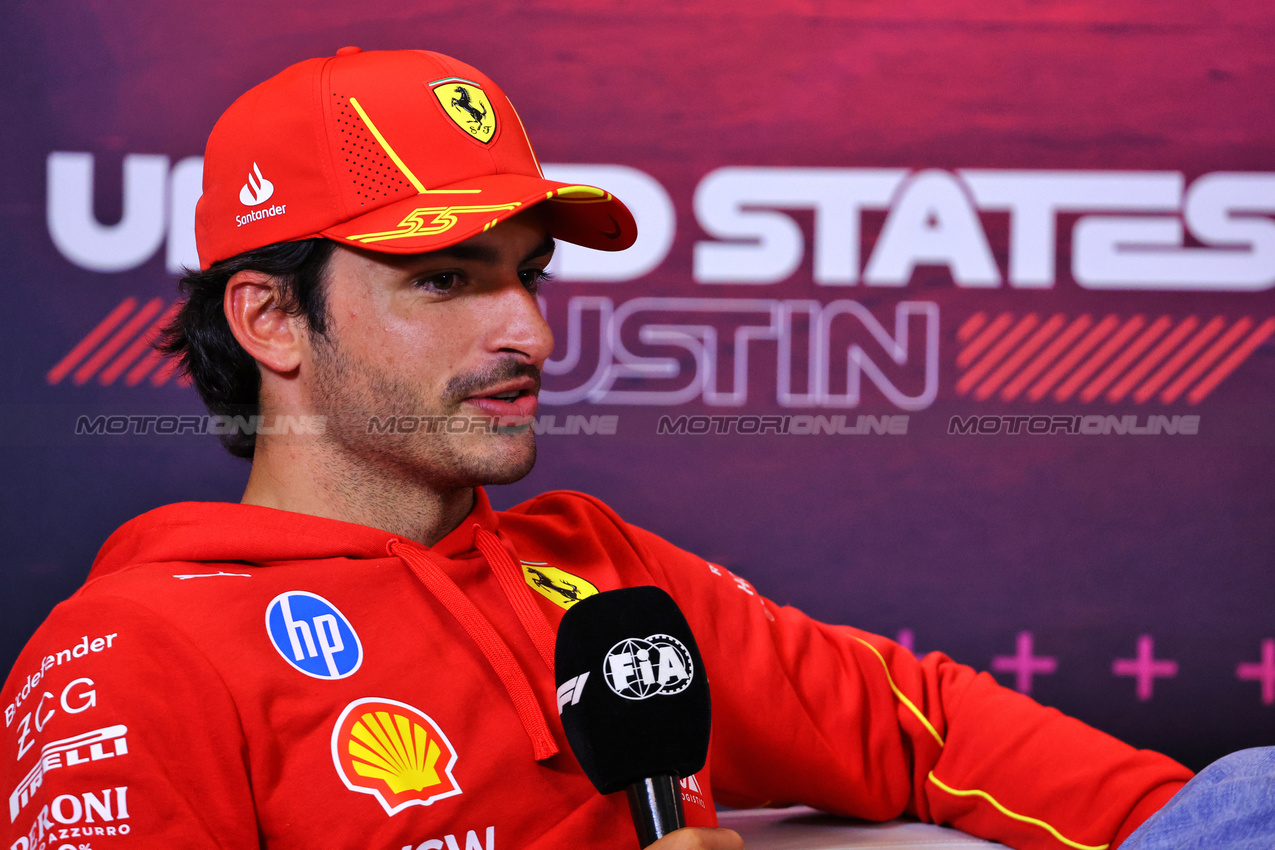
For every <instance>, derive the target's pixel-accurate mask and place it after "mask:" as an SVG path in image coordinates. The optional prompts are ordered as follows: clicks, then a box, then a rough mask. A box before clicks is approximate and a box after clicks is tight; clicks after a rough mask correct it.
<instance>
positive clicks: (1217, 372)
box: [1186, 319, 1275, 404]
mask: <svg viewBox="0 0 1275 850" xmlns="http://www.w3.org/2000/svg"><path fill="white" fill-rule="evenodd" d="M1271 334H1275V319H1267V320H1266V321H1264V322H1262V324H1261V325H1259V326H1258V328H1257V330H1255V331H1253V334H1252V336H1250V337H1249V338H1248V339H1246V340H1244V341H1243V342H1242V343H1240V345H1239V347H1238V348H1236V349H1235V350H1234V351H1232V352H1231V353H1230V354H1228V355H1226V359H1225V360H1223V361H1222V362H1221V363H1219V364H1217V367H1216V368H1214V369H1213V371H1212V372H1209V373H1208V374H1207V375H1205V376H1204V380H1202V381H1200V382H1199V383H1198V384H1196V385H1195V389H1193V390H1191V392H1189V393H1187V396H1186V400H1187V401H1188V402H1190V403H1191V404H1199V403H1200V402H1201V401H1203V400H1204V398H1205V397H1206V396H1207V395H1208V394H1209V393H1211V392H1213V388H1214V387H1216V386H1217V385H1218V384H1220V383H1222V380H1223V379H1224V378H1226V376H1227V375H1229V374H1231V373H1232V372H1234V371H1235V369H1236V368H1237V367H1238V366H1239V365H1240V364H1241V363H1243V362H1244V361H1245V360H1247V359H1248V356H1249V355H1250V354H1252V353H1253V352H1254V351H1255V350H1256V349H1257V347H1258V346H1259V345H1261V344H1262V343H1264V342H1266V340H1268V339H1269V338H1270V336H1271Z"/></svg>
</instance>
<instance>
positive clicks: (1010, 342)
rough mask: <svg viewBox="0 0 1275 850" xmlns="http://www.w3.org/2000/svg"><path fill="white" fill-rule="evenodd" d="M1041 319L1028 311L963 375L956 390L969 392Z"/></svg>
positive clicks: (961, 392)
mask: <svg viewBox="0 0 1275 850" xmlns="http://www.w3.org/2000/svg"><path fill="white" fill-rule="evenodd" d="M1039 321H1040V319H1038V318H1037V317H1036V314H1035V313H1028V314H1027V315H1026V316H1024V317H1023V318H1021V319H1019V320H1018V324H1016V325H1014V329H1013V330H1011V331H1010V332H1009V333H1007V334H1005V336H1003V337H1001V339H1000V341H999V342H997V343H996V345H994V346H992V349H991V350H990V351H988V352H987V355H986V356H985V357H984V358H983V359H982V360H980V361H978V363H976V364H975V365H974V366H973V368H971V369H970V370H969V371H968V372H966V373H965V374H964V375H962V376H961V380H959V381H957V383H956V391H957V392H958V393H960V394H961V395H965V394H966V393H967V392H969V389H970V387H972V386H974V385H975V384H976V383H978V382H979V380H980V379H981V378H982V377H983V375H985V374H986V373H987V371H988V370H989V369H991V368H992V367H993V366H995V365H996V364H997V363H999V362H1000V361H1001V358H1003V357H1004V356H1005V355H1006V354H1007V353H1009V350H1010V349H1011V348H1013V347H1014V346H1015V345H1017V344H1018V342H1019V340H1021V339H1022V338H1023V337H1025V336H1027V334H1029V333H1031V331H1032V329H1033V328H1035V327H1036V325H1037V323H1038V322H1039Z"/></svg>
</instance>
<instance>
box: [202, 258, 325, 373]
mask: <svg viewBox="0 0 1275 850" xmlns="http://www.w3.org/2000/svg"><path fill="white" fill-rule="evenodd" d="M278 285H279V284H278V280H277V279H276V278H274V277H272V276H270V275H268V274H265V273H264V272H257V271H242V272H236V273H235V274H234V276H232V277H231V278H230V280H229V281H227V282H226V296H225V299H224V301H223V303H222V309H224V310H225V311H226V321H227V322H229V324H230V332H231V333H232V334H234V335H235V339H236V340H238V341H239V344H240V345H242V346H243V349H244V351H246V352H248V354H249V355H250V356H251V357H252V358H253V359H254V360H256V361H257V362H258V363H260V364H261V365H262V366H263V367H265V368H267V369H270V370H271V371H273V372H277V373H279V374H288V373H291V372H295V371H296V369H297V367H298V366H300V365H301V360H302V356H303V355H302V352H303V350H304V348H305V346H306V344H307V341H308V340H307V336H306V333H305V329H304V327H303V325H304V319H302V318H301V317H300V316H295V315H291V314H289V313H287V312H285V311H284V310H283V309H282V308H281V307H280V299H279V292H278Z"/></svg>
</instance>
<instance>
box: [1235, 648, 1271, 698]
mask: <svg viewBox="0 0 1275 850" xmlns="http://www.w3.org/2000/svg"><path fill="white" fill-rule="evenodd" d="M1235 678H1237V679H1240V680H1241V681H1245V682H1261V683H1262V705H1272V704H1275V638H1267V639H1266V640H1264V641H1262V660H1261V661H1259V662H1257V663H1256V664H1253V663H1250V662H1244V663H1242V664H1240V665H1239V666H1238V667H1236V668H1235Z"/></svg>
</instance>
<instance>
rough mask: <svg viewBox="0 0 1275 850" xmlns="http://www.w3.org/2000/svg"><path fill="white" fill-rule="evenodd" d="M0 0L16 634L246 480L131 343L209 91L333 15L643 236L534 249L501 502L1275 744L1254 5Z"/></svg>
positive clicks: (166, 261)
mask: <svg viewBox="0 0 1275 850" xmlns="http://www.w3.org/2000/svg"><path fill="white" fill-rule="evenodd" d="M0 14H3V17H4V31H5V32H7V33H9V34H10V38H9V39H8V40H7V42H8V43H7V45H6V49H5V50H4V52H3V55H0V64H2V65H3V68H4V79H5V80H6V82H7V85H6V92H5V97H4V98H3V99H0V119H2V120H0V140H2V142H0V150H3V151H4V157H3V162H2V163H0V175H2V179H3V184H2V186H0V193H2V195H0V197H2V205H0V214H2V215H3V221H4V227H3V235H2V236H0V240H2V242H0V244H2V245H3V259H4V274H5V284H6V286H5V294H6V297H5V309H4V311H3V315H2V316H0V323H3V333H2V334H0V350H2V351H3V363H4V364H5V368H4V369H3V372H2V377H0V380H3V382H4V389H5V392H4V397H3V409H4V420H3V431H2V433H0V453H2V456H3V459H4V460H3V463H4V479H3V491H2V492H3V511H4V517H5V520H4V531H3V535H4V536H3V546H2V547H0V551H2V552H3V574H2V578H0V581H3V585H2V587H3V593H2V594H0V597H2V599H0V605H2V606H3V615H2V617H0V659H2V660H3V662H4V667H5V668H6V669H7V668H8V667H9V666H10V665H11V664H12V662H13V660H14V659H15V658H16V656H17V653H18V651H19V649H20V647H21V646H22V644H23V642H24V641H25V640H26V639H27V638H28V636H29V635H30V634H31V632H32V631H33V630H34V629H35V628H36V626H37V624H38V623H39V622H40V620H41V619H42V618H43V617H44V616H45V614H46V613H47V612H48V611H49V609H50V608H51V607H52V606H53V605H54V604H56V603H57V602H58V601H59V600H61V599H63V598H65V597H66V596H68V595H69V594H70V593H72V592H73V591H74V589H75V588H76V587H77V586H78V585H79V584H80V583H81V581H82V580H83V578H84V576H85V574H86V572H87V570H88V567H89V565H90V563H91V562H92V559H93V556H94V553H95V552H96V550H97V548H98V546H99V545H100V544H101V542H102V541H103V540H104V539H105V538H106V536H107V535H108V534H109V533H110V532H111V531H112V530H113V529H114V528H115V527H116V526H117V525H119V524H120V523H122V522H124V521H125V520H127V519H129V518H131V517H132V516H134V515H136V514H138V513H141V512H143V511H145V510H147V509H150V508H153V507H155V506H158V505H161V504H165V503H168V502H173V501H179V500H231V501H234V500H238V498H239V496H240V494H241V492H242V487H243V484H244V481H245V477H246V473H247V466H246V465H245V464H244V463H242V462H240V461H237V460H234V459H232V458H230V457H229V456H228V455H226V454H225V453H224V452H223V451H222V450H221V449H220V448H219V446H218V444H217V441H216V438H215V436H213V435H212V434H211V432H215V431H216V430H218V429H219V428H222V427H225V424H226V423H224V422H219V421H216V420H210V419H208V418H207V417H205V416H203V415H202V414H203V410H202V408H201V406H200V403H199V401H198V399H197V397H196V395H195V393H194V391H193V389H192V388H190V387H189V386H186V385H184V384H183V382H182V381H181V380H180V379H179V378H178V377H177V376H176V375H174V373H173V371H172V370H171V368H170V366H169V364H167V363H165V362H164V361H162V360H161V359H160V358H158V357H157V356H156V355H154V354H152V353H150V352H149V350H148V348H147V341H148V340H149V339H150V338H151V336H152V335H153V334H154V331H155V329H156V328H157V327H158V326H159V325H161V324H162V323H163V322H164V321H165V320H166V318H167V317H168V316H170V315H171V311H172V310H173V309H174V306H175V299H176V296H175V290H174V281H175V275H174V272H175V270H176V269H177V268H179V267H180V266H181V265H183V264H193V263H195V262H196V258H195V253H194V245H193V236H192V230H191V227H192V220H193V207H194V203H195V200H196V198H197V197H198V194H199V191H200V188H199V187H200V175H201V167H202V161H201V159H200V157H201V154H202V150H203V143H204V140H205V138H206V136H207V133H208V131H209V129H210V128H211V126H212V123H213V121H214V120H215V118H216V117H217V115H218V114H220V112H221V111H222V110H223V109H224V108H225V107H226V106H227V105H228V104H229V103H230V102H231V100H233V98H234V97H235V96H237V95H238V94H239V93H240V92H242V91H243V90H244V89H245V88H247V87H248V86H249V85H251V84H254V83H256V82H258V81H260V80H262V79H264V78H265V77H267V76H269V75H271V74H273V73H275V72H277V71H279V70H280V69H282V68H283V67H285V66H286V65H289V64H291V63H293V62H295V61H299V60H301V59H304V58H308V57H311V56H316V55H325V54H331V53H332V52H334V51H335V50H336V49H337V48H339V47H341V46H343V45H346V44H356V45H360V46H362V47H364V48H368V49H370V48H399V47H423V48H429V49H434V50H439V51H442V52H445V53H449V54H452V55H455V56H457V57H460V58H462V59H464V60H466V61H468V62H470V63H471V64H474V65H476V66H478V67H480V68H482V69H483V70H484V71H486V72H487V73H489V74H490V75H491V76H492V77H493V78H494V79H496V80H497V81H499V82H500V83H501V84H502V85H503V87H504V88H505V89H506V90H507V92H508V93H509V94H510V96H511V98H512V100H513V101H514V103H515V105H516V106H517V107H518V108H519V110H520V112H521V115H522V118H523V120H524V122H525V123H526V125H527V127H528V128H529V130H530V132H531V135H532V138H533V140H534V142H535V144H536V146H537V150H538V152H539V154H540V156H541V159H542V160H543V161H544V162H545V163H547V165H546V172H547V173H548V174H549V175H550V176H553V177H559V178H562V179H569V180H572V181H581V182H595V183H598V184H600V185H603V186H606V187H608V188H611V189H613V191H615V193H616V194H617V195H619V196H620V197H621V198H623V199H625V200H626V201H628V202H629V203H630V205H631V206H632V208H633V210H634V212H635V214H636V216H637V219H638V221H639V223H640V227H641V231H642V233H641V237H640V239H639V242H638V244H637V246H636V247H635V248H634V249H632V250H631V251H630V252H628V253H626V254H622V255H618V256H614V257H602V256H600V255H595V254H590V253H589V252H586V251H584V250H582V249H575V248H572V247H571V246H562V248H561V249H560V256H559V258H558V259H557V260H555V266H556V270H557V281H555V282H553V283H551V284H550V285H548V286H547V287H546V290H545V292H544V297H543V303H544V309H545V311H546V313H547V315H548V317H549V321H550V323H551V325H552V326H553V328H554V331H555V334H556V336H557V347H556V349H555V353H554V359H553V360H551V361H550V363H549V364H548V365H547V366H546V374H545V382H544V387H545V389H544V393H543V394H542V407H541V411H540V417H539V419H538V421H537V424H536V428H537V430H538V431H540V432H541V437H540V447H541V453H540V454H541V460H540V463H539V465H538V466H537V468H536V470H535V471H534V472H533V473H532V474H531V475H530V476H529V477H528V478H527V479H526V480H524V481H523V482H520V483H518V484H516V485H512V486H509V487H503V488H494V489H493V490H492V492H491V495H492V499H493V501H495V502H496V503H497V504H498V505H500V506H508V505H512V504H514V503H516V502H518V501H520V500H522V499H524V498H526V497H529V496H531V495H532V494H534V493H537V492H540V491H543V490H546V489H554V488H570V489H578V490H584V491H587V492H590V493H593V494H596V495H597V496H599V497H601V498H603V499H604V500H606V501H607V502H609V503H610V504H611V505H613V506H614V507H615V508H616V509H617V510H618V511H619V512H620V513H621V514H622V515H623V516H625V517H626V518H627V519H629V520H630V521H632V522H635V523H638V524H640V525H643V526H646V527H648V528H650V529H652V530H654V531H656V532H658V533H660V534H661V535H663V536H665V537H667V538H668V539H670V540H672V541H674V542H675V543H677V544H679V545H681V546H682V547H684V548H687V549H689V550H692V551H695V552H697V553H699V554H702V555H703V556H704V557H705V558H707V559H710V560H712V561H714V562H716V563H718V564H720V565H722V566H724V567H726V568H728V569H730V570H731V571H733V572H734V573H736V574H737V575H738V576H740V577H742V579H744V580H746V582H748V583H751V587H754V588H756V591H757V592H760V593H763V594H765V595H767V596H769V597H771V598H772V599H775V600H777V601H778V602H781V603H790V604H793V605H796V606H799V607H801V608H803V609H804V610H806V611H807V612H809V613H810V614H812V615H814V616H816V617H818V618H820V619H823V620H826V621H830V622H835V623H849V624H853V625H856V626H859V627H862V628H865V629H869V630H872V631H876V632H879V633H882V634H885V635H888V636H891V637H894V638H897V639H898V640H900V641H901V642H903V643H905V644H907V645H908V646H910V647H912V648H913V649H914V650H915V651H917V652H918V653H920V652H928V651H931V650H942V651H944V652H946V653H948V654H949V655H951V656H952V657H954V658H956V659H957V660H959V661H961V662H964V663H966V664H970V665H973V666H974V667H977V668H980V669H983V670H989V671H991V673H992V674H993V675H994V676H996V677H997V678H998V679H999V680H1000V681H1002V682H1003V683H1004V684H1006V685H1008V686H1010V687H1014V688H1017V689H1018V690H1020V691H1023V692H1026V693H1029V694H1031V695H1032V696H1033V697H1035V698H1036V699H1038V700H1040V701H1042V702H1045V703H1047V704H1050V705H1054V706H1057V707H1058V708H1060V709H1062V710H1064V711H1066V712H1069V713H1072V714H1074V715H1077V716H1079V717H1081V718H1083V719H1085V720H1087V721H1089V722H1091V723H1093V724H1095V725H1097V726H1099V727H1101V728H1103V729H1105V730H1107V731H1109V732H1112V733H1114V734H1116V735H1119V736H1120V737H1122V738H1125V739H1127V740H1129V741H1131V742H1132V743H1134V744H1137V745H1139V746H1144V747H1154V748H1158V749H1161V750H1163V751H1165V752H1168V753H1170V754H1171V755H1173V756H1176V757H1177V758H1179V759H1181V760H1183V761H1185V762H1186V763H1187V764H1189V765H1191V766H1193V767H1199V766H1201V765H1203V764H1205V763H1207V762H1208V761H1210V760H1211V759H1213V758H1215V757H1217V756H1219V755H1221V754H1223V753H1224V752H1227V751H1230V750H1233V749H1236V748H1240V747H1245V746H1253V745H1259V744H1270V743H1275V735H1273V734H1272V731H1273V729H1275V617H1273V616H1272V601H1273V599H1275V570H1273V569H1272V556H1273V554H1275V522H1273V521H1272V515H1273V513H1275V483H1273V482H1272V474H1271V470H1272V460H1273V459H1275V451H1273V449H1272V443H1273V438H1275V425H1273V424H1272V423H1273V422H1275V418H1273V416H1275V404H1273V402H1272V396H1271V392H1272V387H1275V356H1273V355H1275V293H1273V292H1272V287H1273V286H1275V53H1273V52H1272V51H1271V49H1270V45H1271V44H1272V43H1275V7H1272V6H1271V5H1270V4H1269V3H1264V2H1257V0H1236V2H1225V3H1223V2H1215V3H1208V2H1199V0H1191V2H1186V0H1155V2H1151V0H1133V2H1127V3H1120V4H1111V3H1101V2H1096V0H1073V2H1066V3H1063V2H1049V1H1047V2H1025V0H1023V1H1022V2H1012V0H1011V2H1008V3H1002V4H990V5H989V4H985V3H976V2H973V1H972V0H968V2H958V0H947V2H937V3H936V2H903V3H856V4H847V3H805V4H792V5H788V6H785V5H780V4H769V3H761V2H744V3H738V4H720V3H707V2H685V0H678V2H665V0H655V2H648V3H644V4H640V6H633V5H625V4H599V3H596V2H582V0H557V2H553V1H552V0H544V2H533V3H522V4H513V3H503V4H498V5H494V6H485V5H483V4H477V3H471V2H464V3H462V2H436V3H426V4H423V3H408V2H384V3H376V4H373V8H371V9H367V8H364V7H362V6H360V7H357V8H356V7H355V6H352V5H351V4H348V3H336V2H328V0H316V2H313V3H307V4H303V5H302V6H297V5H295V4H284V3H264V4H263V3H258V2H253V3H241V2H235V3H217V4H206V5H196V4H167V3H157V2H139V0H114V2H111V3H105V2H84V1H83V0H80V1H79V2H77V1H76V0H49V2H45V3H38V4H37V3H24V4H6V6H5V7H4V10H3V12H2V13H0ZM549 163H551V165H548V164H549ZM259 166H260V169H261V172H262V175H263V176H264V177H265V178H266V179H267V180H268V179H269V178H270V169H271V164H270V163H269V162H260V163H259ZM248 177H249V175H247V174H245V175H244V180H245V183H246V182H247V181H248ZM254 179H255V178H254ZM278 191H280V192H282V191H283V187H280V189H279V190H278ZM267 424H269V423H267ZM276 425H277V423H276ZM157 687H162V684H157Z"/></svg>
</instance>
